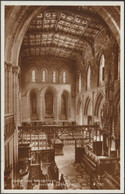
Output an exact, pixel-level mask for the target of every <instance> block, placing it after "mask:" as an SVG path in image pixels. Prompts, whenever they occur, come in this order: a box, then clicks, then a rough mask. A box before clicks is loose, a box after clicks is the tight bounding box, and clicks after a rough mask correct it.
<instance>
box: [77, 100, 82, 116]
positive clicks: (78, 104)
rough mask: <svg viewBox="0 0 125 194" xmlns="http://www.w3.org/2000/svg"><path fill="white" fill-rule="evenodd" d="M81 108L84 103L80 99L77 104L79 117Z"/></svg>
mask: <svg viewBox="0 0 125 194" xmlns="http://www.w3.org/2000/svg"><path fill="white" fill-rule="evenodd" d="M81 108H82V102H81V100H80V99H79V100H78V103H77V114H78V115H79V114H80V113H81Z"/></svg>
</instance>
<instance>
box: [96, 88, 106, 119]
mask: <svg viewBox="0 0 125 194" xmlns="http://www.w3.org/2000/svg"><path fill="white" fill-rule="evenodd" d="M103 104H104V94H103V92H102V91H100V92H99V93H98V94H97V97H96V101H95V108H94V116H96V117H100V116H101V111H102V106H103Z"/></svg>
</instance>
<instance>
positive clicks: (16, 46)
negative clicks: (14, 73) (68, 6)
mask: <svg viewBox="0 0 125 194" xmlns="http://www.w3.org/2000/svg"><path fill="white" fill-rule="evenodd" d="M48 7H49V6H40V7H38V6H37V7H35V6H34V7H33V6H29V10H28V11H27V10H26V8H24V10H21V9H22V8H21V6H14V7H13V9H11V13H10V12H9V13H10V17H9V16H8V17H6V23H7V26H6V31H5V32H6V44H5V61H7V62H12V64H14V65H18V58H19V51H20V47H21V43H22V40H23V37H24V35H25V33H26V31H27V29H28V26H29V24H30V22H31V20H32V19H33V18H34V16H35V15H37V14H38V13H39V11H40V10H41V9H42V10H45V9H46V8H48ZM30 9H31V10H32V11H31V10H30ZM94 9H95V10H96V12H97V13H98V14H99V15H100V16H101V17H102V18H103V20H104V21H105V23H106V24H107V25H108V27H109V28H110V30H111V31H112V33H113V34H114V36H115V37H116V40H117V42H118V44H119V45H120V22H119V21H120V19H119V18H120V11H118V10H117V9H116V7H115V6H114V7H111V8H109V7H108V8H106V7H102V6H94ZM113 10H114V11H115V13H116V15H117V16H115V18H114V17H113V16H114V14H113ZM15 14H16V15H19V19H20V22H19V21H18V20H17V18H16V17H13V15H15ZM7 19H8V21H7ZM16 20H17V22H15V21H16ZM25 20H27V22H25ZM114 20H115V22H114ZM9 24H11V26H9ZM17 24H18V25H17ZM10 50H12V52H11V53H10ZM9 53H10V54H9ZM15 53H16V54H15Z"/></svg>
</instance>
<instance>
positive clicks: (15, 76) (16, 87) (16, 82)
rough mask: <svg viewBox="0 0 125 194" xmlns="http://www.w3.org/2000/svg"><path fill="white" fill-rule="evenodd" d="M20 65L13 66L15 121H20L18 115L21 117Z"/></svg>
mask: <svg viewBox="0 0 125 194" xmlns="http://www.w3.org/2000/svg"><path fill="white" fill-rule="evenodd" d="M19 70H20V69H19V67H18V66H13V81H14V83H13V84H14V90H13V98H14V104H13V106H14V113H15V116H14V117H15V122H16V123H18V117H19V96H18V95H19V80H18V74H19Z"/></svg>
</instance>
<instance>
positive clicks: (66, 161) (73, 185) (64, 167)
mask: <svg viewBox="0 0 125 194" xmlns="http://www.w3.org/2000/svg"><path fill="white" fill-rule="evenodd" d="M63 152H64V155H62V156H56V157H55V161H56V164H57V167H58V168H59V173H60V175H61V174H63V175H64V179H65V182H66V185H67V189H68V190H74V189H77V190H78V189H82V190H86V189H91V188H90V177H89V175H88V174H87V172H86V170H85V168H84V167H83V166H82V165H81V164H79V163H75V146H74V145H65V146H64V149H63Z"/></svg>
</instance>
